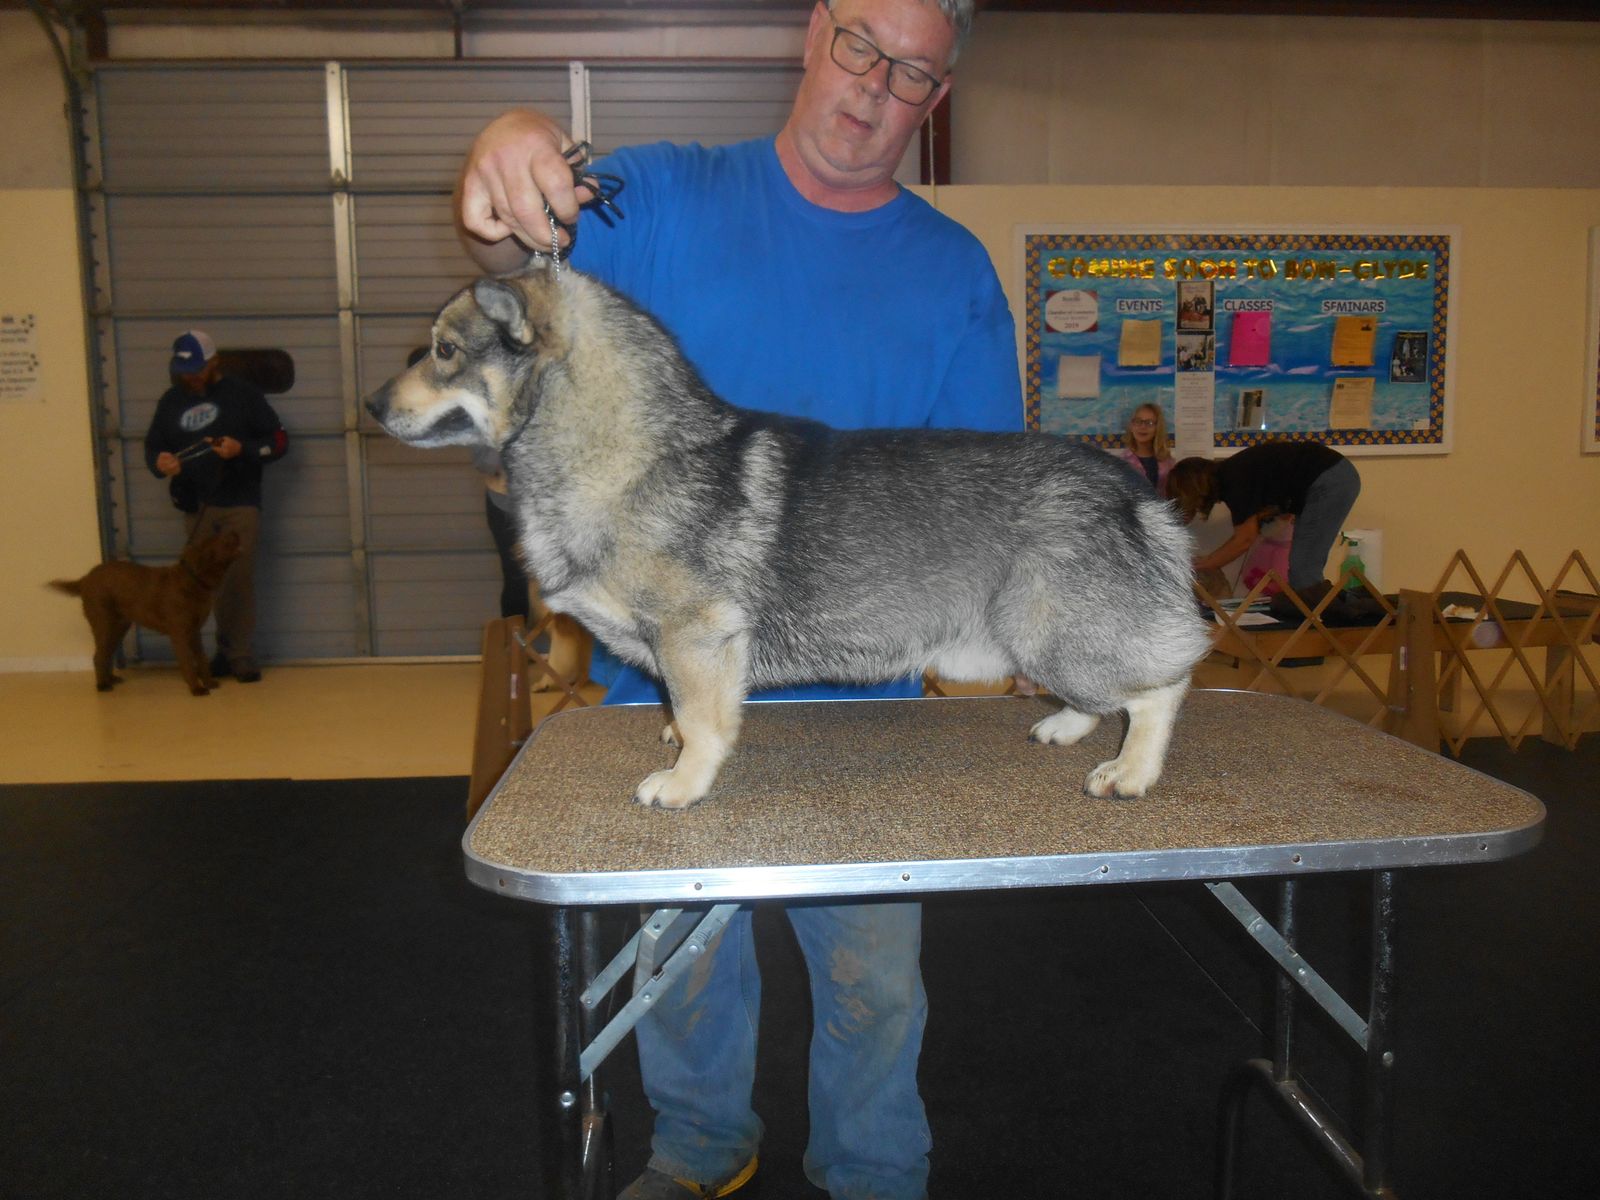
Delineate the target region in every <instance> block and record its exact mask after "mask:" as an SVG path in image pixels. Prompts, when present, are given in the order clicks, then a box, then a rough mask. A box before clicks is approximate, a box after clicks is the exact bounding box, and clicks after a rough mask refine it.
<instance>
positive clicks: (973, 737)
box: [465, 692, 1544, 903]
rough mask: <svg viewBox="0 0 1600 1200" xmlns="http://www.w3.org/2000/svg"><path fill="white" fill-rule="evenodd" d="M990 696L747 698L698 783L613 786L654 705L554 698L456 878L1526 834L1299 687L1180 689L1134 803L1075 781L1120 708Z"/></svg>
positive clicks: (1361, 862)
mask: <svg viewBox="0 0 1600 1200" xmlns="http://www.w3.org/2000/svg"><path fill="white" fill-rule="evenodd" d="M1051 711H1053V706H1052V705H1051V704H1050V703H1049V702H1047V701H1044V700H1038V699H1033V700H1023V699H1015V698H1011V699H1006V698H979V699H935V700H889V701H848V702H835V703H770V704H751V705H747V706H746V708H745V716H744V726H743V730H742V732H741V735H740V740H739V744H738V746H737V747H736V749H735V750H734V753H733V754H732V756H731V757H730V758H729V760H728V762H727V763H726V764H725V765H724V766H723V768H722V772H721V774H720V775H719V777H718V779H717V782H716V785H715V787H714V788H713V790H712V792H711V795H710V796H709V797H708V798H707V799H706V800H705V801H703V802H702V803H700V804H699V805H697V806H696V807H694V808H692V809H689V810H687V811H684V812H666V811H662V810H659V809H646V808H642V807H640V806H639V805H637V804H635V803H633V802H632V799H631V797H632V794H633V788H634V786H635V785H636V784H637V783H638V782H639V780H641V779H642V778H644V776H645V775H647V774H648V773H650V772H651V771H654V770H658V769H660V768H662V767H664V766H668V765H670V764H671V762H672V759H673V756H674V755H675V754H676V751H675V750H673V749H671V748H670V747H667V746H665V745H663V744H662V743H661V742H660V740H659V736H660V732H661V728H662V725H663V723H664V719H665V718H664V714H663V713H662V711H661V710H660V709H659V708H656V707H653V706H633V707H618V708H589V709H581V710H578V711H575V712H567V713H562V714H558V715H556V716H555V717H552V718H550V719H549V720H547V721H545V722H544V723H543V724H542V725H540V726H539V728H538V729H537V730H536V731H535V732H534V734H533V736H532V737H531V738H530V739H529V742H528V744H527V745H526V746H525V747H524V748H523V750H522V752H521V753H520V754H519V755H518V757H517V759H516V761H515V762H514V763H513V764H512V766H511V767H510V769H509V770H508V771H507V772H506V775H505V777H504V778H503V779H502V780H501V783H500V785H499V787H498V789H497V790H496V792H495V793H494V795H493V796H492V797H491V798H490V800H489V801H488V803H487V804H486V805H485V806H484V808H483V810H482V812H480V814H479V816H478V819H477V820H476V821H475V822H474V823H473V825H472V827H471V828H470V829H469V830H468V833H467V837H466V839H465V849H466V851H467V859H468V874H469V876H471V877H472V878H473V880H474V881H475V882H477V883H479V884H481V885H482V886H485V887H488V888H491V889H492V890H500V891H503V892H506V893H508V894H513V895H519V896H523V897H525V898H529V899H535V900H544V901H550V902H562V903H565V902H573V903H605V902H633V901H638V902H647V901H648V902H657V901H665V900H671V899H684V900H696V899H713V898H739V899H754V898H758V897H762V896H806V895H853V894H883V893H891V892H894V891H923V890H964V889H969V888H985V887H1010V886H1031V885H1043V884H1062V883H1090V882H1128V881H1133V880H1141V879H1163V878H1165V879H1171V878H1213V877H1222V876H1237V875H1248V874H1281V873H1292V872H1297V871H1308V870H1309V871H1316V870H1343V869H1366V868H1372V867H1392V866H1408V865H1421V864H1428V863H1446V862H1470V861H1488V860H1492V859H1496V858H1503V857H1506V856H1508V855H1510V854H1515V853H1518V852H1520V851H1522V850H1524V849H1527V848H1529V847H1531V846H1532V845H1534V844H1535V843H1536V842H1537V840H1538V837H1539V832H1540V827H1541V825H1542V822H1543V818H1544V808H1543V806H1542V805H1541V804H1540V803H1539V801H1538V800H1536V799H1535V798H1533V797H1532V796H1530V795H1528V794H1527V793H1526V792H1523V791H1520V790H1519V789H1517V788H1514V787H1511V786H1509V785H1507V784H1504V783H1501V782H1499V781H1497V780H1494V779H1491V778H1489V777H1488V776H1485V775H1481V774H1479V773H1477V772H1475V771H1473V770H1471V769H1469V768H1466V767H1463V766H1461V765H1459V764H1457V763H1455V762H1452V761H1451V760H1449V759H1447V758H1444V757H1441V756H1440V755H1438V754H1434V753H1431V752H1429V751H1426V750H1423V749H1420V748H1419V747H1416V746H1413V745H1410V744H1409V743H1406V742H1403V741H1400V740H1399V739H1396V738H1393V737H1390V736H1388V735H1386V734H1383V733H1380V732H1377V731H1375V730H1372V729H1369V728H1367V727H1366V726H1363V725H1361V724H1360V723H1358V722H1355V721H1352V720H1350V719H1349V718H1346V717H1343V716H1341V715H1339V714H1337V713H1333V712H1329V711H1328V710H1326V709H1322V708H1319V707H1316V706H1314V705H1312V704H1309V703H1306V702H1303V701H1298V700H1292V699H1288V698H1285V697H1281V696H1271V695H1262V694H1257V693H1249V692H1194V693H1191V694H1190V696H1189V697H1188V699H1187V700H1186V701H1185V704H1184V708H1183V712H1182V714H1181V715H1180V717H1179V720H1178V724H1177V728H1176V731H1175V733H1174V737H1173V744H1172V747H1171V750H1170V752H1169V754H1168V756H1167V765H1166V771H1165V774H1164V775H1163V776H1162V778H1161V780H1160V782H1159V783H1157V784H1156V786H1155V787H1154V788H1153V789H1152V790H1151V792H1150V794H1149V795H1147V796H1146V797H1144V798H1143V799H1140V800H1121V801H1117V800H1097V799H1092V798H1090V797H1088V796H1085V795H1084V794H1083V792H1082V782H1083V777H1084V776H1085V774H1086V773H1087V772H1088V771H1089V769H1090V768H1091V767H1093V766H1094V765H1095V764H1096V763H1098V762H1101V761H1102V760H1104V759H1107V758H1110V757H1112V756H1113V755H1114V754H1115V753H1116V748H1117V745H1118V743H1119V741H1120V739H1121V736H1122V728H1123V722H1122V721H1121V720H1118V719H1108V720H1106V721H1103V722H1102V723H1101V725H1100V728H1099V729H1097V730H1096V731H1095V732H1094V733H1093V734H1092V735H1090V736H1089V737H1088V738H1087V739H1085V740H1084V741H1083V742H1082V743H1080V744H1078V745H1076V746H1072V747H1067V748H1062V747H1050V746H1040V745H1036V744H1034V743H1032V742H1030V741H1028V737H1027V734H1028V729H1029V727H1030V726H1031V725H1032V724H1033V723H1034V722H1035V721H1037V720H1039V719H1040V718H1041V717H1043V716H1045V715H1048V714H1049V713H1050V712H1051Z"/></svg>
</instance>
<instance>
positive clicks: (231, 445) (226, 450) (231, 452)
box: [206, 436, 244, 458]
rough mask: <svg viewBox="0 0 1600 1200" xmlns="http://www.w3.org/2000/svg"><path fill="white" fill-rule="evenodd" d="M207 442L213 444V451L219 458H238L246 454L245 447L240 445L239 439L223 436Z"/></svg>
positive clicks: (209, 439)
mask: <svg viewBox="0 0 1600 1200" xmlns="http://www.w3.org/2000/svg"><path fill="white" fill-rule="evenodd" d="M206 441H208V442H210V443H211V449H212V450H214V451H215V452H216V455H217V457H218V458H238V457H239V455H240V454H241V453H243V452H244V446H243V445H241V444H240V442H239V439H238V438H231V437H227V436H223V437H214V438H207V439H206Z"/></svg>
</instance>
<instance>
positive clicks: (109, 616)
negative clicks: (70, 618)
mask: <svg viewBox="0 0 1600 1200" xmlns="http://www.w3.org/2000/svg"><path fill="white" fill-rule="evenodd" d="M238 557H239V535H238V534H237V533H234V532H232V531H231V530H227V531H224V532H222V533H217V534H213V535H212V536H210V537H208V538H202V539H201V540H199V541H195V542H190V543H189V544H188V545H187V546H185V547H184V548H183V554H182V555H181V556H180V557H179V559H178V561H177V562H175V563H171V564H170V565H168V566H165V567H148V566H145V565H144V564H143V563H132V562H120V561H113V562H103V563H101V564H100V565H99V566H98V567H95V568H94V569H93V570H92V571H90V572H89V573H88V574H87V575H85V576H84V577H83V578H82V579H53V580H51V581H50V586H51V587H53V588H55V589H56V591H58V592H65V593H66V594H67V595H69V596H77V597H78V598H79V599H80V600H82V602H83V615H84V617H85V618H87V619H88V622H89V628H90V629H91V630H93V631H94V686H95V687H96V688H97V689H98V690H100V691H102V692H109V691H110V690H111V686H112V684H115V683H118V682H120V677H119V676H117V675H113V674H112V673H111V657H112V655H114V654H115V653H116V652H117V644H118V643H119V642H121V641H122V638H123V635H124V634H126V633H127V632H128V629H129V627H130V626H132V625H142V626H144V627H145V628H146V629H151V630H154V631H155V632H156V633H164V634H166V635H167V636H168V637H169V638H171V639H172V649H173V652H174V653H175V654H176V655H177V656H178V670H179V671H181V672H182V673H183V681H184V682H185V683H187V684H188V685H189V691H190V692H192V693H193V694H194V695H196V696H204V695H206V694H208V693H209V692H210V691H211V689H212V688H214V687H216V686H217V681H216V680H215V679H213V678H212V677H211V664H210V663H208V662H207V661H206V655H205V651H204V650H203V649H201V646H200V629H201V627H202V626H203V625H205V623H206V618H207V617H209V616H210V615H211V606H212V604H213V603H215V602H216V598H217V588H219V587H220V586H222V577H223V576H224V575H226V574H227V573H228V565H229V564H230V563H232V562H233V560H234V559H236V558H238Z"/></svg>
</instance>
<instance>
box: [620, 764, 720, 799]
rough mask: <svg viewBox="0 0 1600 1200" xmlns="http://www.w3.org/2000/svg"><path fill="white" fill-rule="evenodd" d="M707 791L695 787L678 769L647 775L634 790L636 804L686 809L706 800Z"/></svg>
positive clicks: (670, 768)
mask: <svg viewBox="0 0 1600 1200" xmlns="http://www.w3.org/2000/svg"><path fill="white" fill-rule="evenodd" d="M705 794H706V789H705V788H703V787H701V788H697V787H694V786H693V785H692V784H690V783H689V782H688V780H686V779H685V777H684V776H683V775H682V774H681V773H680V772H679V771H678V769H677V768H676V767H669V768H667V769H666V770H665V771H655V772H653V773H652V774H649V775H646V776H645V777H644V781H643V782H642V783H640V784H639V786H638V787H637V788H635V789H634V793H633V798H634V801H635V802H636V803H639V804H642V805H644V806H645V807H646V808H670V809H684V808H688V807H689V806H690V805H692V804H698V803H699V802H700V801H701V800H703V799H704V798H705Z"/></svg>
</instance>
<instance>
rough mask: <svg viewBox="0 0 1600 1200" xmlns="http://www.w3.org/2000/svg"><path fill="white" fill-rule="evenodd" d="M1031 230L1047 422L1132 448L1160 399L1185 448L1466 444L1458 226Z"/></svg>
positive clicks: (1030, 349) (1036, 421)
mask: <svg viewBox="0 0 1600 1200" xmlns="http://www.w3.org/2000/svg"><path fill="white" fill-rule="evenodd" d="M1018 240H1019V245H1020V258H1021V262H1022V269H1023V294H1024V296H1025V303H1026V305H1027V313H1026V318H1025V335H1026V337H1025V345H1026V364H1025V380H1024V383H1025V395H1024V400H1025V404H1026V408H1027V418H1028V425H1029V427H1030V428H1033V429H1042V430H1045V431H1046V432H1051V433H1059V434H1064V435H1067V436H1072V437H1079V438H1082V439H1083V440H1084V441H1087V442H1090V443H1092V444H1096V445H1100V446H1104V447H1107V448H1113V447H1119V446H1121V444H1122V438H1123V431H1124V430H1125V429H1126V427H1127V422H1128V418H1129V416H1130V415H1132V412H1133V410H1134V409H1135V408H1137V407H1139V406H1140V405H1141V404H1147V403H1148V404H1155V405H1158V406H1159V407H1160V408H1161V409H1162V411H1163V412H1164V413H1165V414H1166V418H1167V427H1168V429H1169V431H1170V432H1171V433H1172V435H1173V440H1174V442H1175V443H1176V444H1177V445H1178V447H1179V448H1180V451H1181V452H1183V453H1198V454H1208V455H1209V454H1217V453H1220V454H1227V453H1230V452H1232V451H1234V450H1239V449H1243V448H1244V447H1246V446H1251V445H1254V444H1256V443H1257V442H1261V441H1265V440H1269V439H1271V440H1285V439H1287V440H1296V441H1318V442H1323V443H1326V444H1327V445H1330V446H1335V447H1337V448H1339V449H1340V450H1341V451H1342V452H1344V453H1347V454H1353V455H1354V454H1442V453H1446V452H1448V451H1449V449H1450V431H1451V427H1450V415H1451V409H1450V363H1451V357H1452V356H1451V349H1450V311H1451V305H1450V299H1451V290H1452V285H1451V280H1452V274H1453V271H1452V268H1453V265H1454V264H1453V258H1452V251H1453V247H1454V245H1455V242H1456V240H1457V235H1456V234H1455V232H1454V231H1453V230H1435V231H1388V232H1373V231H1368V230H1361V231H1354V230H1324V231H1321V232H1315V231H1312V232H1306V231H1299V230H1283V229H1259V228H1258V229H1251V230H1231V231H1223V232H1210V233H1174V232H1170V231H1165V230H1156V229H1149V228H1142V229H1135V230H1131V231H1106V230H1103V229H1102V230H1092V231H1091V230H1083V229H1076V228H1071V227H1064V226H1047V227H1027V228H1019V229H1018ZM1596 422H1597V426H1600V396H1597V408H1596Z"/></svg>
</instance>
